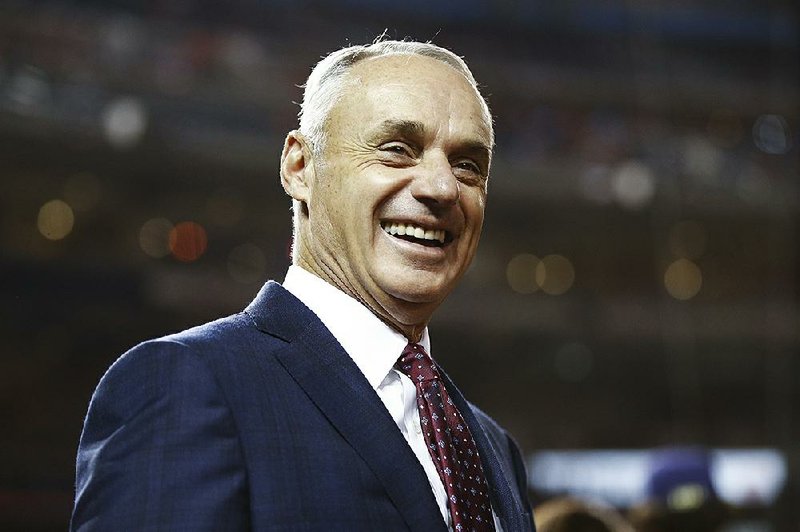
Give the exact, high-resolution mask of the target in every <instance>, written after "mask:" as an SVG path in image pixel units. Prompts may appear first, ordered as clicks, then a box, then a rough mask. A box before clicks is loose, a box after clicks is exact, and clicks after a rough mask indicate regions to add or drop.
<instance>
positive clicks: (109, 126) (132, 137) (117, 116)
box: [102, 98, 147, 149]
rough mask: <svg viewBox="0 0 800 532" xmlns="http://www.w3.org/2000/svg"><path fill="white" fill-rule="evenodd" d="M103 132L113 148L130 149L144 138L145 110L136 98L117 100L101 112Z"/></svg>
mask: <svg viewBox="0 0 800 532" xmlns="http://www.w3.org/2000/svg"><path fill="white" fill-rule="evenodd" d="M102 121H103V132H104V133H105V136H106V139H107V140H108V142H109V143H110V144H111V145H112V146H114V147H115V148H120V149H127V148H132V147H134V146H135V145H136V144H138V143H139V141H140V140H141V139H142V137H143V136H144V132H145V129H146V128H147V110H146V109H145V107H144V104H142V102H141V101H140V100H138V99H137V98H117V99H115V100H113V101H111V102H110V103H109V104H108V105H107V106H106V108H105V109H104V110H103V117H102Z"/></svg>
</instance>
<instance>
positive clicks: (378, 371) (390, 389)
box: [283, 266, 501, 531]
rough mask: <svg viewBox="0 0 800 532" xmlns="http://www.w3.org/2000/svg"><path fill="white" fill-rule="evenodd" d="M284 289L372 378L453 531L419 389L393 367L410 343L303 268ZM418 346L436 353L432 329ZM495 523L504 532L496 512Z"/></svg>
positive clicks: (289, 274)
mask: <svg viewBox="0 0 800 532" xmlns="http://www.w3.org/2000/svg"><path fill="white" fill-rule="evenodd" d="M283 287H284V288H285V289H286V290H288V291H289V292H291V293H292V294H293V295H294V296H295V297H296V298H297V299H299V300H300V301H302V302H303V303H304V304H305V305H306V306H307V307H308V308H309V309H311V311H312V312H314V314H316V315H317V317H318V318H319V319H320V321H322V323H323V324H324V325H325V327H327V328H328V330H329V331H330V332H331V334H333V336H334V337H335V338H336V340H338V341H339V343H340V344H341V346H342V347H343V348H344V350H345V351H347V354H348V355H350V357H351V358H352V359H353V361H354V362H355V363H356V365H357V366H358V368H359V369H360V370H361V372H362V373H363V374H364V376H365V377H366V378H367V381H369V383H370V385H371V386H372V388H373V389H374V390H375V392H376V393H377V394H378V397H380V399H381V401H383V404H384V405H385V406H386V409H387V410H388V411H389V414H391V416H392V419H394V422H395V423H396V424H397V427H398V428H399V429H400V432H401V433H402V434H403V437H404V438H405V439H406V441H407V442H408V445H409V446H410V447H411V450H412V451H413V452H414V454H415V455H416V457H417V460H419V462H420V464H422V468H423V469H424V470H425V474H426V476H427V477H428V482H430V485H431V490H432V491H433V495H434V497H435V498H436V503H437V504H438V506H439V511H440V512H441V514H442V518H443V519H444V521H445V523H446V524H447V527H448V528H449V529H452V526H451V524H452V520H451V518H450V512H449V510H448V508H447V493H446V492H445V490H444V486H443V485H442V481H441V479H440V478H439V473H438V471H437V470H436V466H435V465H434V464H433V460H432V459H431V455H430V453H429V452H428V447H427V445H426V444H425V437H424V436H423V435H422V428H421V427H420V422H419V413H418V410H417V392H416V387H415V386H414V383H413V382H412V381H411V379H409V378H408V377H407V376H406V375H404V374H403V373H401V372H400V371H398V370H396V369H394V363H395V362H396V361H397V359H398V358H399V357H400V354H401V353H402V352H403V348H405V346H406V345H407V344H408V339H406V337H405V336H403V335H402V334H401V333H399V332H397V331H396V330H394V329H392V328H391V327H389V326H388V325H387V324H385V323H384V322H383V321H381V320H380V319H379V318H378V317H377V316H375V314H373V313H372V311H370V310H369V309H368V308H367V307H365V306H364V305H362V304H361V303H360V302H358V301H357V300H355V299H353V298H352V297H350V296H349V295H347V294H345V293H344V292H342V291H341V290H339V289H338V288H336V287H335V286H333V285H331V284H329V283H327V282H326V281H323V280H322V279H320V278H319V277H317V276H316V275H314V274H312V273H309V272H308V271H306V270H304V269H302V268H300V267H299V266H290V267H289V271H288V272H287V273H286V279H285V280H284V282H283ZM419 344H420V345H422V347H424V348H425V350H426V351H427V352H428V353H429V354H430V353H431V349H430V338H429V336H428V329H427V328H426V329H425V331H424V332H423V333H422V339H421V340H420V341H419ZM431 356H432V355H431ZM494 522H495V528H496V529H497V530H498V531H500V530H501V528H500V523H499V522H498V519H497V515H496V514H495V515H494Z"/></svg>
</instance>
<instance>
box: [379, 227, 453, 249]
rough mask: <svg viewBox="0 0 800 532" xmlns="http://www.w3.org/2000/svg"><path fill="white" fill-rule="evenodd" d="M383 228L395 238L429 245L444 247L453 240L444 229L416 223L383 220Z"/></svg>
mask: <svg viewBox="0 0 800 532" xmlns="http://www.w3.org/2000/svg"><path fill="white" fill-rule="evenodd" d="M381 229H383V230H384V232H385V233H386V234H388V235H391V236H393V237H395V238H399V239H401V240H406V241H407V242H414V243H415V244H421V245H423V246H429V247H442V246H444V245H445V244H446V243H448V242H449V241H450V240H452V236H450V234H449V233H448V232H447V231H445V230H444V229H425V228H424V227H420V226H418V225H414V224H404V223H397V222H381Z"/></svg>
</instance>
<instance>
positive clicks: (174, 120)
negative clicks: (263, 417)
mask: <svg viewBox="0 0 800 532" xmlns="http://www.w3.org/2000/svg"><path fill="white" fill-rule="evenodd" d="M796 8H797V4H796V2H794V1H790V0H787V1H777V0H775V1H756V0H728V1H724V2H723V1H718V0H702V1H675V2H657V1H648V0H628V1H621V0H620V1H613V0H610V1H606V2H589V1H581V0H562V1H559V2H544V1H533V2H511V1H504V0H466V1H465V0H462V1H447V2H436V3H433V2H431V3H429V2H425V1H422V0H413V1H406V2H389V1H385V0H381V1H372V2H367V1H359V0H340V1H338V2H333V1H331V2H325V1H322V0H306V1H299V0H298V1H294V2H288V1H272V2H269V1H256V0H236V1H229V2H226V3H224V5H223V3H214V2H207V1H204V0H161V1H144V2H133V1H125V0H118V1H103V2H101V1H96V2H79V1H73V2H66V1H64V2H24V1H0V184H1V185H0V186H1V188H0V191H1V195H0V243H1V244H2V251H1V252H0V312H2V317H1V319H0V335H1V336H0V338H2V344H1V346H2V347H0V355H1V356H2V360H3V365H2V371H0V394H2V395H0V399H1V400H2V401H1V402H0V404H2V406H1V407H0V408H1V409H2V410H0V412H1V413H2V418H0V421H2V425H0V426H1V427H2V429H1V430H2V434H3V435H2V437H0V528H4V529H11V528H14V527H18V528H20V529H26V530H61V529H63V528H64V527H65V523H66V522H67V518H68V514H69V508H70V505H71V499H72V485H73V480H74V472H73V469H74V455H75V450H76V446H77V441H78V437H79V435H80V430H81V425H82V420H83V416H84V414H85V411H86V407H87V404H88V401H89V399H90V397H91V393H92V390H93V389H94V386H95V385H96V383H97V381H98V379H99V378H100V376H101V375H102V374H103V372H104V371H105V369H106V368H107V367H108V365H109V364H111V363H112V362H113V361H114V360H115V359H116V357H117V356H119V355H120V354H121V353H122V352H124V351H125V350H126V349H128V348H129V347H131V346H132V345H134V344H135V343H137V342H139V341H141V340H144V339H146V338H149V337H153V336H158V335H162V334H165V333H169V332H172V331H176V330H179V329H181V328H184V327H186V326H189V325H193V324H197V323H200V322H203V321H207V320H210V319H213V318H216V317H219V316H222V315H225V314H228V313H232V312H236V311H238V310H240V309H241V308H243V306H244V305H246V304H247V302H248V301H249V300H250V298H251V297H252V296H253V295H254V294H255V292H256V291H257V290H258V288H259V286H260V285H261V283H262V282H263V281H264V280H265V279H269V278H273V279H278V280H281V279H282V278H283V275H284V273H285V269H286V267H287V266H288V263H289V260H288V248H289V242H290V237H291V221H290V212H289V207H290V202H289V199H288V198H287V197H286V196H285V195H284V193H283V191H282V189H281V188H280V183H279V176H278V158H279V155H280V149H281V146H282V141H283V136H284V135H285V133H286V132H287V131H288V130H290V129H292V128H293V127H295V126H296V113H297V111H298V107H297V105H295V104H294V103H293V102H298V101H300V99H301V97H302V90H301V89H300V88H299V86H300V85H301V84H302V83H303V82H304V81H305V78H306V76H307V75H308V73H309V72H310V68H311V66H312V65H313V64H314V63H315V62H316V61H317V60H318V59H319V58H320V57H321V56H322V55H324V54H326V53H327V52H330V51H332V50H334V49H336V48H338V47H341V46H344V45H347V44H350V43H364V42H368V41H371V40H373V39H374V38H375V37H376V36H377V35H379V34H380V33H382V32H383V31H384V30H386V33H387V35H388V36H389V37H391V38H403V37H407V36H408V37H413V38H415V39H417V40H433V41H434V42H435V43H437V44H440V45H443V46H446V47H449V48H451V49H453V50H454V51H456V52H457V53H459V54H461V55H463V56H465V57H466V59H467V60H468V62H469V64H470V66H471V67H472V69H473V72H474V73H475V75H476V77H477V79H478V80H479V81H480V82H481V83H482V88H483V92H484V93H485V94H486V95H487V97H488V100H489V102H490V105H491V107H492V110H493V112H494V115H495V121H496V132H497V151H496V157H495V163H494V166H493V169H492V177H491V180H490V185H489V201H488V206H487V214H486V225H485V229H484V236H483V240H482V243H481V247H480V249H479V251H478V255H477V257H476V260H475V263H474V265H473V267H472V268H471V270H470V271H469V272H468V274H467V275H466V277H465V279H464V281H463V282H462V285H461V286H460V287H459V288H458V289H457V291H456V292H455V293H454V294H453V295H452V296H451V298H450V299H449V300H448V301H447V302H446V304H445V305H444V306H443V307H442V308H441V309H440V311H439V312H438V314H437V315H436V316H435V319H434V321H433V323H432V324H431V333H432V339H433V346H434V350H435V353H436V355H437V357H438V358H439V359H440V360H441V361H442V363H443V364H444V366H445V367H446V368H447V369H448V371H449V373H450V374H451V375H452V376H453V377H454V378H455V379H456V381H457V382H459V383H460V385H461V387H462V389H463V391H464V392H465V394H466V395H467V396H468V397H470V398H471V399H472V400H473V401H474V402H476V403H478V404H479V405H481V406H482V407H483V408H484V409H485V410H486V411H488V412H489V413H490V414H492V415H493V416H495V417H496V418H497V419H498V421H500V422H501V423H502V424H504V425H505V426H506V427H507V428H509V429H510V430H511V431H512V432H513V433H514V434H515V435H516V437H517V439H518V440H519V442H520V444H521V446H522V447H523V449H524V450H525V451H526V452H527V453H532V452H535V451H536V450H539V449H610V448H652V447H658V446H662V445H671V444H700V445H707V446H710V447H770V448H777V449H779V450H780V451H782V452H783V453H785V456H786V457H787V459H788V464H789V468H790V474H789V479H790V482H789V487H791V486H792V485H796V483H797V482H798V477H799V476H800V443H798V442H800V420H799V419H798V417H799V416H800V382H799V381H800V355H799V354H798V345H799V344H800V339H799V338H798V333H797V330H798V325H800V319H799V318H800V314H799V313H798V286H797V281H798V273H799V270H798V254H797V251H798V250H797V231H798V221H800V218H799V217H798V199H799V198H798V177H800V176H798V158H797V156H798V140H797V139H798V136H800V132H799V131H798V96H799V95H800V92H799V89H800V87H799V86H798V85H799V83H798V14H797V9H796ZM53 200H58V202H57V203H51V202H52V201H53ZM153 220H155V221H153ZM181 222H193V223H194V224H195V225H191V226H187V225H178V224H180V223H181ZM176 225H177V226H178V227H177V229H173V242H172V249H171V251H170V248H169V246H168V242H169V239H168V238H169V237H168V235H169V231H170V229H171V228H174V227H175V226H176ZM520 255H522V257H521V258H520ZM554 256H556V257H554ZM534 257H535V258H534ZM537 264H538V267H537ZM537 268H538V269H537ZM536 272H538V274H537V273H536ZM537 275H538V277H537ZM787 493H788V491H787ZM795 493H796V492H795ZM781 500H782V501H784V502H779V503H777V504H775V505H773V506H771V507H768V508H766V509H763V516H764V517H765V518H766V519H767V520H768V522H769V523H771V525H770V526H771V527H773V528H767V529H766V530H770V529H774V530H798V528H797V525H796V523H797V522H798V520H797V516H796V514H793V512H795V511H796V509H795V506H796V502H797V501H798V500H797V498H796V495H795V496H794V498H791V497H790V496H789V495H787V496H785V497H784V498H783V499H781Z"/></svg>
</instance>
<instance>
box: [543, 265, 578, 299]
mask: <svg viewBox="0 0 800 532" xmlns="http://www.w3.org/2000/svg"><path fill="white" fill-rule="evenodd" d="M574 282H575V269H574V268H573V266H572V263H571V262H570V260H569V259H568V258H566V257H564V256H563V255H547V256H546V257H545V258H543V259H542V260H541V261H539V264H537V265H536V283H537V284H538V285H539V287H540V288H541V289H542V291H543V292H544V293H545V294H549V295H551V296H558V295H561V294H563V293H565V292H566V291H567V290H569V289H570V288H572V284H573V283H574Z"/></svg>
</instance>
